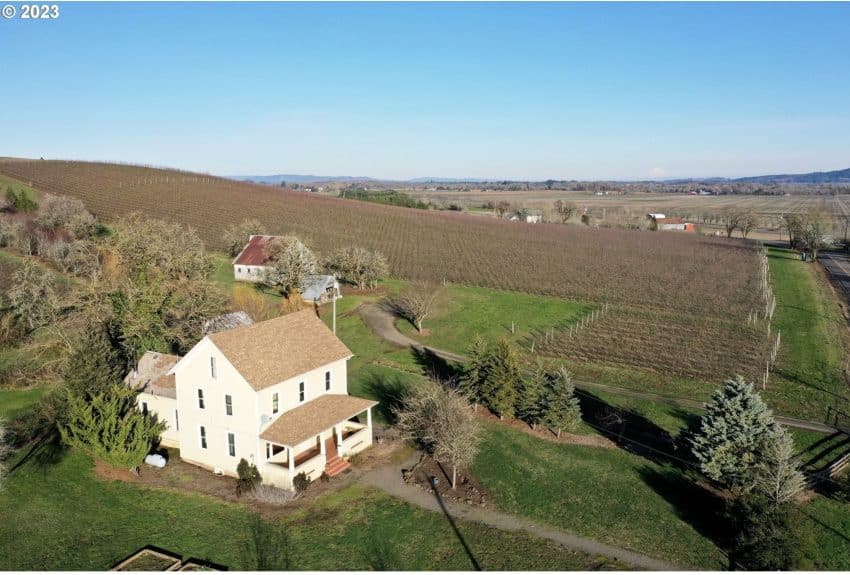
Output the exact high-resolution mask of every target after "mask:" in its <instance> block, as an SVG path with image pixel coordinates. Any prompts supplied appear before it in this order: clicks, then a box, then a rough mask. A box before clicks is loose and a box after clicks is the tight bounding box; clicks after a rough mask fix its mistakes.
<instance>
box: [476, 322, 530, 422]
mask: <svg viewBox="0 0 850 575" xmlns="http://www.w3.org/2000/svg"><path fill="white" fill-rule="evenodd" d="M484 367H485V370H486V372H485V377H484V380H483V385H482V389H481V396H482V402H483V403H484V404H485V405H486V406H487V407H488V408H489V409H490V411H492V412H493V413H495V414H496V415H498V416H499V418H505V417H513V416H514V415H515V413H516V408H515V406H516V400H517V391H518V387H519V385H520V382H521V381H522V371H521V369H520V363H519V357H518V354H517V351H516V349H515V348H514V346H513V345H512V344H511V342H509V341H508V340H506V339H501V340H499V341H498V343H496V346H495V347H494V348H493V349H492V350H491V351H490V352H489V353H488V354H487V361H486V362H485V365H484Z"/></svg>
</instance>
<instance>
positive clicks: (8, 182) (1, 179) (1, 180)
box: [0, 174, 39, 201]
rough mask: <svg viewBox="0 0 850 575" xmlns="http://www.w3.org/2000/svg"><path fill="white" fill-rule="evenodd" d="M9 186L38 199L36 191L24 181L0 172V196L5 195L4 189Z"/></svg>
mask: <svg viewBox="0 0 850 575" xmlns="http://www.w3.org/2000/svg"><path fill="white" fill-rule="evenodd" d="M10 186H11V188H12V189H13V190H15V191H16V192H17V191H21V190H23V191H25V192H26V193H27V195H28V196H29V197H30V198H33V199H34V200H36V201H38V197H39V194H38V191H36V190H35V189H34V188H31V187H30V186H28V185H26V184H25V183H24V182H21V181H18V180H15V179H12V178H10V177H8V176H4V175H3V174H0V195H2V197H4V198H5V197H6V190H7V189H8V188H9V187H10Z"/></svg>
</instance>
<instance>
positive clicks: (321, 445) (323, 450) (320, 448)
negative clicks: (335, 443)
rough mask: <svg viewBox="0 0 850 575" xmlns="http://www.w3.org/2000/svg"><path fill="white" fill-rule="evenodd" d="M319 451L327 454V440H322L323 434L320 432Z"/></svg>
mask: <svg viewBox="0 0 850 575" xmlns="http://www.w3.org/2000/svg"><path fill="white" fill-rule="evenodd" d="M319 453H321V454H322V455H325V442H324V441H322V434H321V433H320V434H319Z"/></svg>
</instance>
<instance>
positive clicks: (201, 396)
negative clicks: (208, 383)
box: [198, 389, 204, 409]
mask: <svg viewBox="0 0 850 575" xmlns="http://www.w3.org/2000/svg"><path fill="white" fill-rule="evenodd" d="M198 409H204V390H203V389H199V390H198Z"/></svg>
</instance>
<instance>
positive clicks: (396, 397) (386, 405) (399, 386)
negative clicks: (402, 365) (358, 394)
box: [363, 372, 410, 423]
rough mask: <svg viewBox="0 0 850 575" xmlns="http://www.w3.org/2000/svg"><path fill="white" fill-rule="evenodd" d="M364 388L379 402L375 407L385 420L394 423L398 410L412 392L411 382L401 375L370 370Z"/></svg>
mask: <svg viewBox="0 0 850 575" xmlns="http://www.w3.org/2000/svg"><path fill="white" fill-rule="evenodd" d="M363 390H364V391H365V392H366V393H367V394H368V395H369V397H372V398H374V399H375V400H377V401H378V402H379V403H378V405H377V406H375V409H376V411H377V412H378V414H379V415H380V416H381V417H383V419H384V421H387V422H389V423H393V422H395V420H396V411H397V410H398V409H399V408H400V407H401V406H402V405H403V404H404V400H405V398H406V397H407V395H408V393H410V384H409V383H407V382H406V381H405V380H404V379H403V378H402V376H401V375H396V374H392V375H389V374H383V373H375V372H370V373H369V374H367V375H366V377H365V379H364V381H363Z"/></svg>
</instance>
